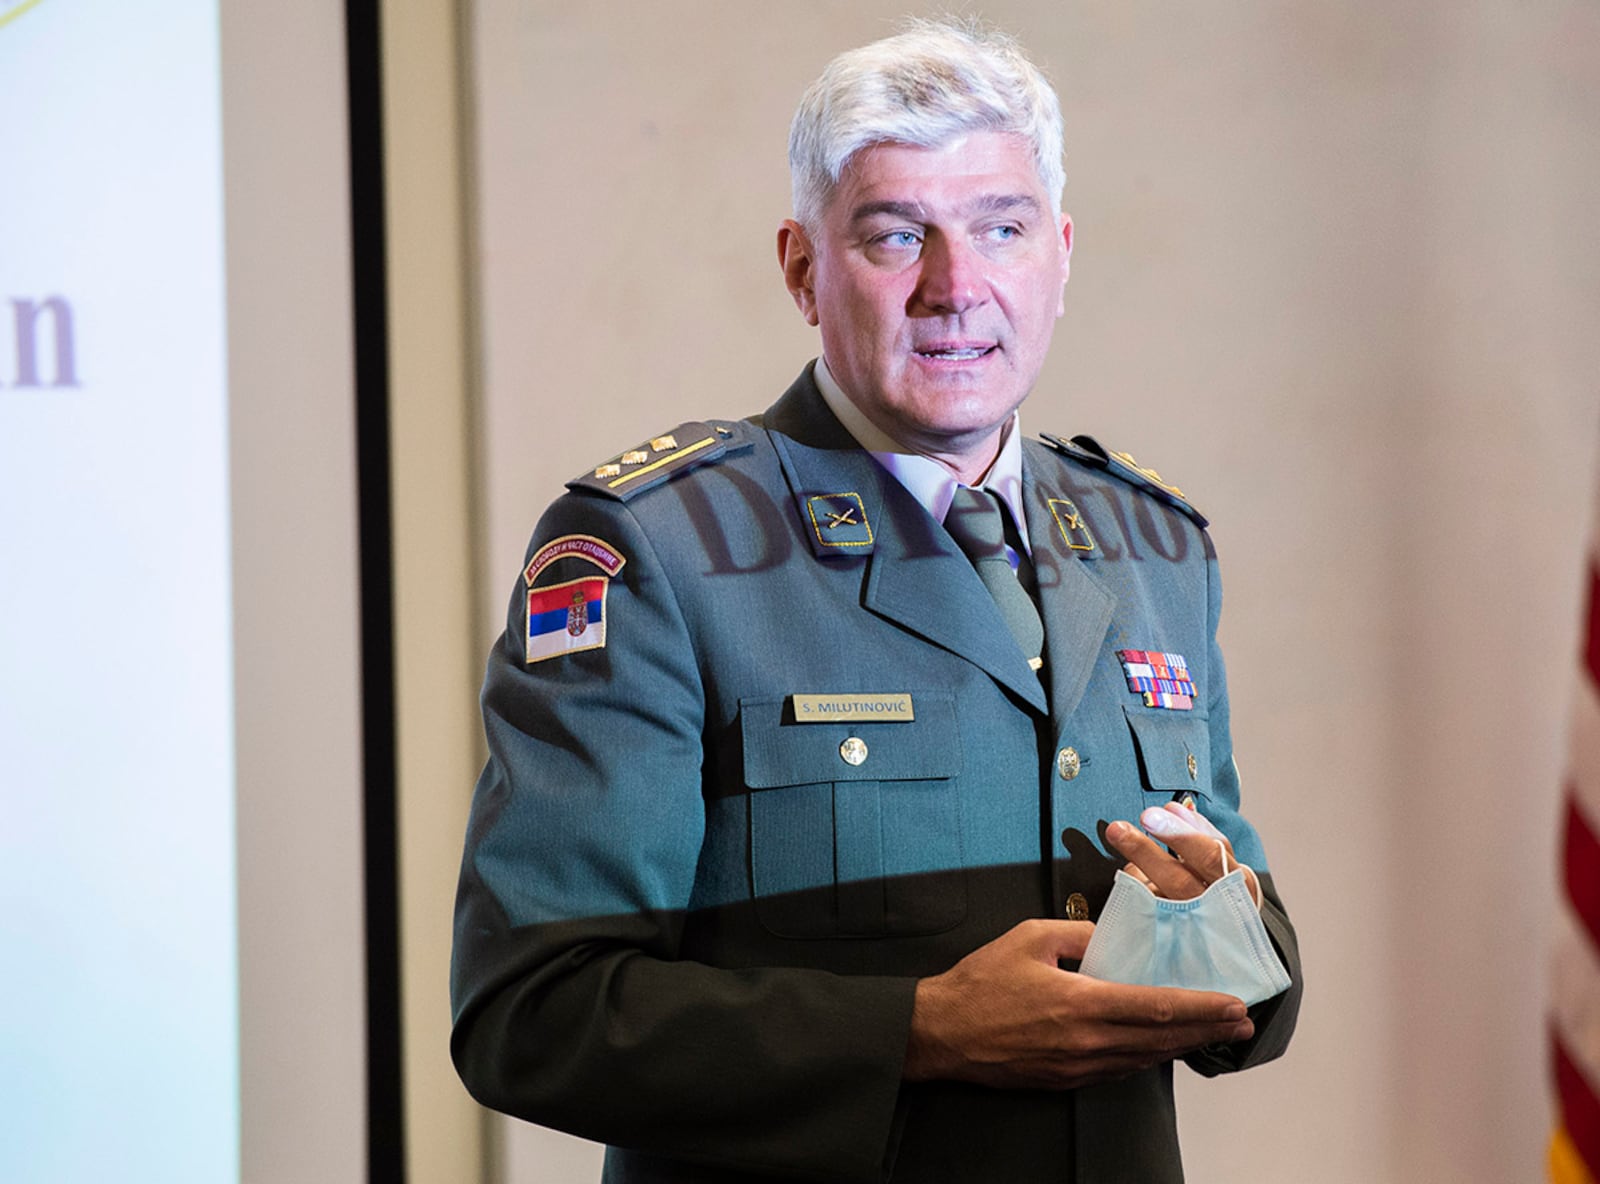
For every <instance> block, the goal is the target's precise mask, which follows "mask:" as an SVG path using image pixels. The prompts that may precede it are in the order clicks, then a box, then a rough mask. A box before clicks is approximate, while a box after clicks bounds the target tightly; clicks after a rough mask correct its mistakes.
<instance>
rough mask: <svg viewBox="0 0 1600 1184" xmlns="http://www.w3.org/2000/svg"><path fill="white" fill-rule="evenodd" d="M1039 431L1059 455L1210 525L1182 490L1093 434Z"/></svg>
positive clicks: (1199, 522)
mask: <svg viewBox="0 0 1600 1184" xmlns="http://www.w3.org/2000/svg"><path fill="white" fill-rule="evenodd" d="M1040 435H1041V436H1042V437H1043V438H1044V441H1045V443H1046V444H1048V445H1050V447H1052V448H1054V449H1055V450H1056V451H1057V452H1059V453H1061V455H1062V456H1067V457H1071V458H1072V459H1073V460H1075V461H1078V462H1080V463H1082V464H1086V465H1088V466H1090V467H1091V468H1096V469H1104V470H1105V471H1106V472H1108V473H1110V474H1111V475H1112V476H1114V477H1119V478H1121V479H1122V480H1124V481H1126V482H1127V483H1128V484H1129V485H1132V486H1135V487H1137V488H1139V489H1142V490H1144V491H1145V492H1146V493H1148V494H1150V496H1152V497H1154V498H1155V499H1156V500H1158V501H1162V502H1165V503H1166V504H1167V505H1169V506H1172V507H1173V508H1174V509H1177V510H1182V511H1183V512H1184V513H1185V514H1187V515H1188V516H1189V517H1190V518H1192V519H1194V521H1195V523H1196V524H1197V525H1198V526H1199V527H1200V529H1201V530H1204V529H1205V528H1206V527H1207V526H1209V525H1211V523H1210V522H1208V521H1207V520H1206V516H1205V515H1204V514H1202V513H1201V512H1200V511H1199V510H1197V509H1195V508H1194V507H1193V506H1191V505H1190V504H1189V501H1188V499H1187V498H1185V497H1184V496H1183V490H1181V489H1179V488H1178V487H1177V486H1176V485H1173V484H1171V483H1170V482H1168V481H1166V480H1164V479H1163V478H1162V476H1161V474H1160V473H1158V472H1156V471H1155V470H1154V469H1147V468H1145V467H1144V466H1143V465H1141V464H1139V463H1138V462H1137V461H1136V460H1134V459H1133V457H1132V456H1131V455H1129V454H1128V453H1126V452H1111V451H1109V450H1108V449H1105V448H1102V447H1101V446H1100V443H1099V441H1097V440H1096V439H1095V438H1094V437H1093V436H1074V437H1072V439H1070V440H1064V439H1062V438H1061V437H1060V436H1052V435H1051V434H1050V433H1049V432H1041V433H1040Z"/></svg>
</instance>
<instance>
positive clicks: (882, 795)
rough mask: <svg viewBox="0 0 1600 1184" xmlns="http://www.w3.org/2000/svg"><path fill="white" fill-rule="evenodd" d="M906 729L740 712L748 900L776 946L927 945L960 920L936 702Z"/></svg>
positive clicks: (955, 760)
mask: <svg viewBox="0 0 1600 1184" xmlns="http://www.w3.org/2000/svg"><path fill="white" fill-rule="evenodd" d="M911 697H912V703H913V708H914V714H915V718H914V719H912V720H909V721H902V722H894V723H876V722H871V721H860V722H855V721H852V722H828V723H803V724H802V723H797V722H795V718H794V713H793V709H792V705H791V702H790V699H789V698H788V697H785V698H781V699H746V700H740V703H739V715H740V732H741V739H742V742H743V750H744V752H743V760H744V780H745V786H746V788H747V789H748V790H749V791H750V792H749V795H748V802H749V822H750V891H751V896H752V898H753V899H754V902H755V910H756V915H757V917H758V918H759V919H760V921H761V923H762V925H763V926H764V927H765V928H766V929H767V930H768V931H769V932H771V933H773V934H775V935H777V936H780V937H798V938H807V937H884V936H912V935H917V934H929V933H939V932H943V931H944V930H947V929H951V928H954V927H955V926H956V925H959V924H960V923H961V921H962V920H963V919H964V918H965V916H966V912H967V895H966V876H965V870H964V867H963V861H962V847H961V810H960V801H959V798H958V795H957V778H958V776H959V774H960V772H961V742H960V737H959V735H958V733H957V730H956V719H955V704H954V701H953V699H952V698H951V696H950V695H949V694H948V693H943V692H933V693H930V692H925V691H917V692H913V693H912V696H911Z"/></svg>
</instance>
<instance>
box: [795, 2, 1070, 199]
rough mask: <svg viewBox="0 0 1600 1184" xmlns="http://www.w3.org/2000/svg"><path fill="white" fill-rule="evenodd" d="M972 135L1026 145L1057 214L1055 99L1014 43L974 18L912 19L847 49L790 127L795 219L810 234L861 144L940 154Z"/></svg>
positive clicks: (1059, 171) (1059, 176) (1059, 174)
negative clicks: (1015, 138)
mask: <svg viewBox="0 0 1600 1184" xmlns="http://www.w3.org/2000/svg"><path fill="white" fill-rule="evenodd" d="M976 131H991V132H1014V133H1016V134H1018V135H1021V136H1022V137H1024V138H1025V139H1027V140H1028V142H1029V143H1030V144H1032V146H1033V159H1034V166H1035V168H1037V170H1038V173H1039V180H1040V181H1041V182H1042V183H1043V184H1044V188H1045V192H1046V193H1047V194H1048V195H1049V197H1050V200H1051V202H1052V203H1053V204H1054V207H1055V210H1056V212H1058V213H1059V212H1060V210H1061V191H1062V189H1063V188H1064V187H1065V185H1066V173H1065V170H1064V169H1063V166H1062V163H1061V157H1062V128H1061V102H1060V100H1059V99H1057V98H1056V92H1055V90H1054V89H1053V88H1052V87H1051V85H1050V83H1049V82H1047V81H1046V80H1045V77H1044V75H1043V74H1042V73H1040V71H1039V68H1038V67H1037V66H1035V65H1034V64H1033V63H1032V62H1030V61H1029V60H1028V58H1027V56H1026V55H1025V54H1024V53H1023V52H1022V47H1021V46H1020V45H1019V44H1018V43H1017V41H1016V39H1015V38H1013V37H1010V36H1008V35H1006V34H1004V33H1000V32H998V31H994V30H989V29H985V28H983V27H982V26H981V25H980V24H978V23H977V22H976V21H967V20H957V19H955V18H946V19H941V20H935V21H930V20H919V19H913V20H911V21H908V22H907V25H906V28H905V31H904V32H901V33H898V34H896V35H895V36H893V37H886V38H884V39H883V40H881V41H874V42H873V43H872V44H870V45H863V46H861V47H860V48H859V49H851V50H847V51H845V52H844V53H842V54H840V55H839V56H838V57H836V58H834V59H833V61H831V62H829V63H828V66H827V68H826V69H825V70H823V72H822V74H821V76H820V77H818V79H817V80H816V81H815V82H813V83H812V84H811V85H810V87H808V88H807V90H806V93H805V94H804V95H803V96H802V97H801V99H800V106H799V108H798V109H797V110H796V111H795V113H794V122H793V123H792V124H790V126H789V178H790V183H791V186H792V188H793V195H794V215H795V218H796V219H797V220H798V221H799V222H800V224H801V225H802V226H805V227H807V228H815V226H816V224H817V220H818V219H819V218H820V217H821V215H822V211H823V208H824V207H825V206H826V205H827V203H828V199H829V198H831V197H832V196H833V190H834V188H835V186H837V185H838V184H839V178H840V177H841V176H842V175H843V173H844V169H845V166H846V165H847V164H848V163H849V162H850V158H851V157H852V156H854V155H855V154H856V153H857V152H860V151H861V150H862V149H863V148H869V147H871V146H872V145H874V144H884V143H894V144H912V145H915V146H917V147H921V148H938V147H942V146H943V145H945V144H947V143H949V142H950V141H951V140H953V139H955V138H956V137H958V136H961V135H964V134H966V133H969V132H976Z"/></svg>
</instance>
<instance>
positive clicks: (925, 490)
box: [815, 358, 1033, 554]
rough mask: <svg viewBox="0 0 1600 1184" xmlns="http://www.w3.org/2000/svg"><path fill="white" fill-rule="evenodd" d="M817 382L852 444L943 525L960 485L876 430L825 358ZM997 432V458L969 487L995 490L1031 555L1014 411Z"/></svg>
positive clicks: (1018, 422)
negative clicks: (975, 483) (999, 438)
mask: <svg viewBox="0 0 1600 1184" xmlns="http://www.w3.org/2000/svg"><path fill="white" fill-rule="evenodd" d="M815 377H816V380H817V389H818V390H819V391H820V392H821V393H822V401H823V402H825V403H826V404H827V405H828V410H829V411H832V412H833V414H834V416H835V417H836V418H837V419H838V421H839V422H840V423H841V424H843V425H844V430H845V431H847V432H849V433H850V435H851V436H853V437H854V438H855V442H856V443H857V444H859V445H861V447H862V448H863V449H865V450H866V451H867V453H868V454H870V455H871V457H872V459H873V460H875V461H877V462H878V463H879V464H880V465H882V466H883V467H884V468H885V469H887V470H888V471H889V473H890V474H891V475H892V476H893V477H894V479H895V480H897V481H899V482H900V484H901V485H904V486H905V487H906V489H907V490H908V491H909V492H910V494H911V496H912V497H914V498H916V499H917V501H918V502H920V503H921V504H922V508H923V509H925V510H927V511H928V513H930V514H932V515H933V517H934V520H935V521H937V522H943V521H944V516H945V515H946V514H947V513H949V511H950V502H951V499H953V498H954V497H955V495H956V489H957V487H958V486H959V485H960V484H961V482H960V481H958V480H957V479H956V476H955V474H954V473H952V472H951V471H950V470H949V469H947V468H945V467H944V466H943V465H941V464H940V463H939V462H938V461H936V460H934V459H933V458H932V457H929V456H923V455H922V454H921V453H920V452H913V451H912V450H911V449H909V448H907V447H905V446H904V445H903V444H900V443H898V442H897V441H896V440H895V439H894V438H893V437H891V436H890V435H888V434H887V433H886V432H884V431H882V430H881V429H879V427H878V426H877V425H876V424H875V423H873V422H872V421H871V420H870V419H868V418H867V417H866V416H865V415H864V414H863V413H862V411H861V408H859V407H857V406H856V405H855V401H854V400H852V399H851V398H850V396H849V395H847V394H845V393H844V390H843V389H842V388H841V387H840V386H839V383H838V380H837V379H835V378H834V377H833V372H832V371H831V370H829V369H828V362H827V359H826V358H818V359H817V364H816V368H815ZM1001 432H1002V435H1003V440H1002V443H1001V445H1000V455H999V456H997V457H996V458H995V462H994V464H993V465H991V466H990V468H989V472H988V473H987V474H985V476H984V479H983V480H982V481H981V482H979V483H978V484H977V485H975V486H974V487H973V488H975V489H989V490H993V491H994V492H995V493H996V494H998V495H999V497H1000V500H1001V501H1003V502H1004V503H1005V504H1006V508H1007V509H1008V510H1010V511H1011V519H1012V522H1014V523H1015V524H1016V527H1017V534H1018V535H1019V536H1020V537H1021V539H1022V545H1023V546H1024V547H1026V548H1027V550H1028V552H1029V554H1032V552H1033V545H1032V544H1031V543H1030V542H1029V541H1028V519H1027V515H1026V514H1025V513H1024V512H1023V508H1022V507H1023V501H1022V429H1021V417H1020V415H1019V414H1018V413H1017V412H1015V411H1013V412H1012V413H1011V419H1010V420H1009V421H1008V422H1007V423H1006V425H1005V427H1003V428H1002V429H1001Z"/></svg>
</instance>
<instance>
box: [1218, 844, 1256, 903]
mask: <svg viewBox="0 0 1600 1184" xmlns="http://www.w3.org/2000/svg"><path fill="white" fill-rule="evenodd" d="M1217 850H1218V851H1220V852H1221V853H1222V874H1223V875H1224V876H1226V875H1228V874H1229V873H1230V872H1232V871H1233V868H1231V867H1229V866H1228V847H1227V844H1225V843H1223V842H1222V841H1221V840H1218V842H1217ZM1238 866H1239V865H1238V864H1237V863H1235V864H1234V867H1238ZM1245 886H1246V887H1247V888H1248V887H1251V881H1250V879H1249V877H1246V878H1245ZM1250 899H1251V900H1253V901H1255V904H1256V908H1258V909H1259V908H1260V907H1261V888H1260V887H1259V885H1256V886H1255V890H1254V891H1253V892H1251V893H1250Z"/></svg>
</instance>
